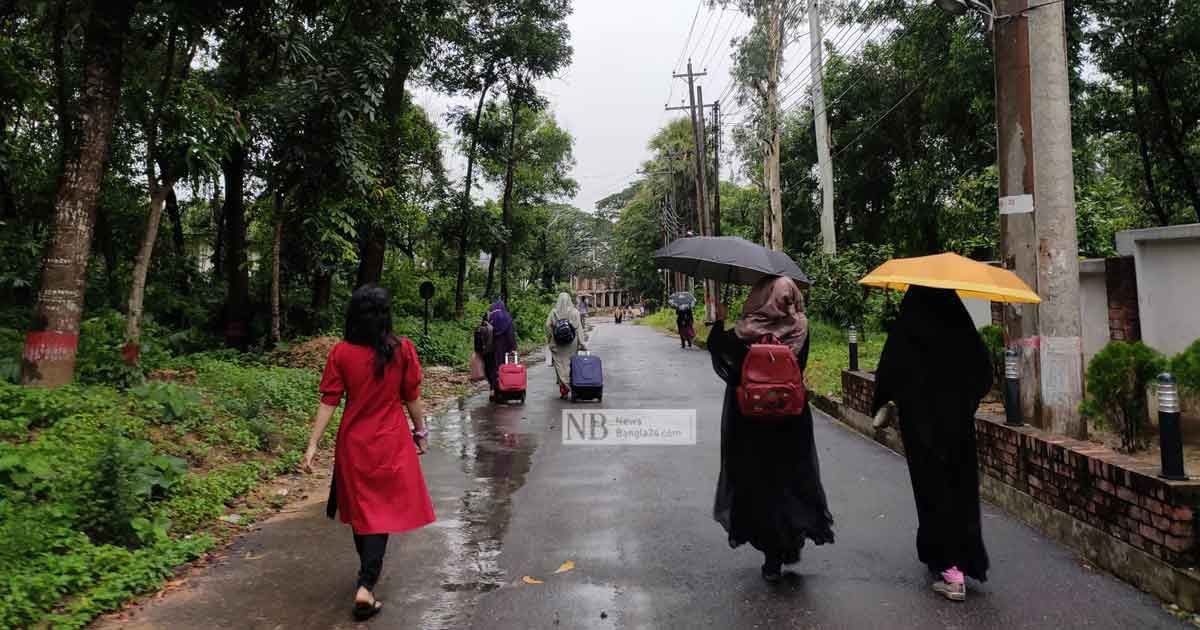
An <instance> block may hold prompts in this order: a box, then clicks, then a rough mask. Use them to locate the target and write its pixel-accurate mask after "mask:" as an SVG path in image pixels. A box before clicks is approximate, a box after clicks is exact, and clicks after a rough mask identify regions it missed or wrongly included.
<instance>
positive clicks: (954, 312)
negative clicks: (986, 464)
mask: <svg viewBox="0 0 1200 630" xmlns="http://www.w3.org/2000/svg"><path fill="white" fill-rule="evenodd" d="M991 387H992V365H991V360H990V358H989V356H988V351H987V348H986V346H984V344H983V340H982V339H980V337H979V333H978V331H976V330H975V324H974V322H972V320H971V316H970V314H969V313H967V309H966V307H965V306H963V303H962V301H961V300H959V299H958V296H957V295H956V294H955V293H954V291H951V290H949V289H931V288H926V287H917V286H914V287H910V288H909V289H908V292H907V294H906V295H905V296H904V301H903V302H901V304H900V314H899V316H898V317H897V318H896V321H895V323H894V324H893V325H892V329H891V331H890V333H889V334H888V339H887V343H886V344H884V347H883V355H882V356H881V357H880V359H879V369H878V370H877V371H876V374H875V400H874V402H873V404H872V411H873V412H875V411H878V410H879V409H880V408H881V407H883V406H884V405H885V404H887V403H888V402H889V401H895V403H896V405H897V407H898V411H899V418H900V435H901V438H902V440H903V442H904V456H905V458H906V459H907V460H908V472H909V475H910V477H911V478H912V486H913V496H914V497H915V498H916V503H917V521H918V528H917V557H918V558H920V560H921V562H924V563H925V564H926V565H928V567H929V570H930V571H931V572H933V573H935V574H939V576H940V578H941V579H940V580H938V581H937V582H935V583H934V584H933V589H934V590H935V591H937V592H938V593H940V594H942V595H943V596H945V597H947V598H948V599H951V600H954V601H963V600H964V599H966V596H967V589H966V584H965V582H964V580H963V576H964V574H965V575H967V576H970V577H972V578H975V579H976V580H979V581H981V582H982V581H984V580H986V579H987V570H988V557H987V550H986V549H984V546H983V534H982V531H981V529H980V517H979V468H978V464H977V461H976V452H975V411H976V409H977V408H978V407H979V401H980V399H982V398H983V397H984V395H986V394H987V393H988V391H989V390H990V389H991Z"/></svg>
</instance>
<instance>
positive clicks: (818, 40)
mask: <svg viewBox="0 0 1200 630" xmlns="http://www.w3.org/2000/svg"><path fill="white" fill-rule="evenodd" d="M808 29H809V40H810V43H811V45H812V48H811V49H810V50H811V53H810V54H809V59H810V61H809V63H810V64H811V66H810V67H811V68H812V72H811V76H812V79H811V81H812V98H813V113H814V115H815V116H816V121H815V122H816V127H817V162H818V165H819V166H820V170H821V246H822V249H823V250H824V251H825V253H826V254H836V253H837V231H836V230H835V229H834V224H833V160H832V159H831V158H830V156H829V120H828V118H827V116H826V112H825V81H824V77H825V75H824V70H823V67H824V64H823V63H822V58H821V57H822V54H823V52H824V50H823V49H824V47H825V39H824V35H823V34H822V33H821V10H820V7H818V6H817V0H809V3H808Z"/></svg>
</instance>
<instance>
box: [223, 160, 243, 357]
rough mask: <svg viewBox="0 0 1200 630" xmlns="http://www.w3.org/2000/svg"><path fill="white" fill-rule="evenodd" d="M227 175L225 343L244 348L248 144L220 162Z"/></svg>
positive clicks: (224, 219) (225, 215) (232, 346)
mask: <svg viewBox="0 0 1200 630" xmlns="http://www.w3.org/2000/svg"><path fill="white" fill-rule="evenodd" d="M221 170H222V172H223V173H224V176H225V204H224V206H223V207H222V209H221V217H222V219H223V223H224V224H225V225H224V227H225V230H224V232H225V248H226V251H225V256H224V265H225V344H226V345H227V346H229V347H231V348H239V349H245V348H246V347H247V346H248V345H249V343H250V327H249V321H248V320H249V310H250V269H249V267H248V266H247V264H246V202H245V177H246V147H245V146H243V145H240V144H239V145H236V146H234V147H233V148H232V149H231V150H230V152H229V156H228V157H227V158H226V159H225V160H224V162H222V163H221Z"/></svg>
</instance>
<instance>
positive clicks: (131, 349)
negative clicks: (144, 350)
mask: <svg viewBox="0 0 1200 630" xmlns="http://www.w3.org/2000/svg"><path fill="white" fill-rule="evenodd" d="M151 181H154V180H153V179H151ZM174 186H175V182H173V181H167V182H164V185H163V186H154V185H151V187H150V190H151V194H150V213H149V215H147V216H146V231H145V233H144V234H143V235H142V245H141V247H140V248H138V254H137V258H135V259H134V263H133V279H132V280H131V281H130V285H129V310H128V312H127V313H126V315H125V349H124V351H123V352H122V356H124V358H125V362H126V363H127V364H129V365H136V364H137V361H138V355H139V354H140V353H141V352H140V350H141V348H140V343H139V341H140V339H141V336H142V307H143V303H144V301H145V297H146V276H147V275H149V273H150V259H151V257H152V256H153V255H154V243H155V241H157V240H158V225H159V223H160V222H161V221H162V212H163V205H164V204H165V203H166V200H167V192H168V191H169V190H171V188H173V187H174Z"/></svg>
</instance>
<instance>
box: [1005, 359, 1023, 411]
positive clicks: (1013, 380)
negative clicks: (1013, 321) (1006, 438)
mask: <svg viewBox="0 0 1200 630" xmlns="http://www.w3.org/2000/svg"><path fill="white" fill-rule="evenodd" d="M1020 358H1021V355H1019V354H1017V351H1016V350H1013V349H1011V348H1010V349H1008V350H1005V351H1004V424H1007V425H1008V426H1010V427H1019V426H1022V425H1024V424H1025V418H1024V416H1022V415H1021V364H1020Z"/></svg>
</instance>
